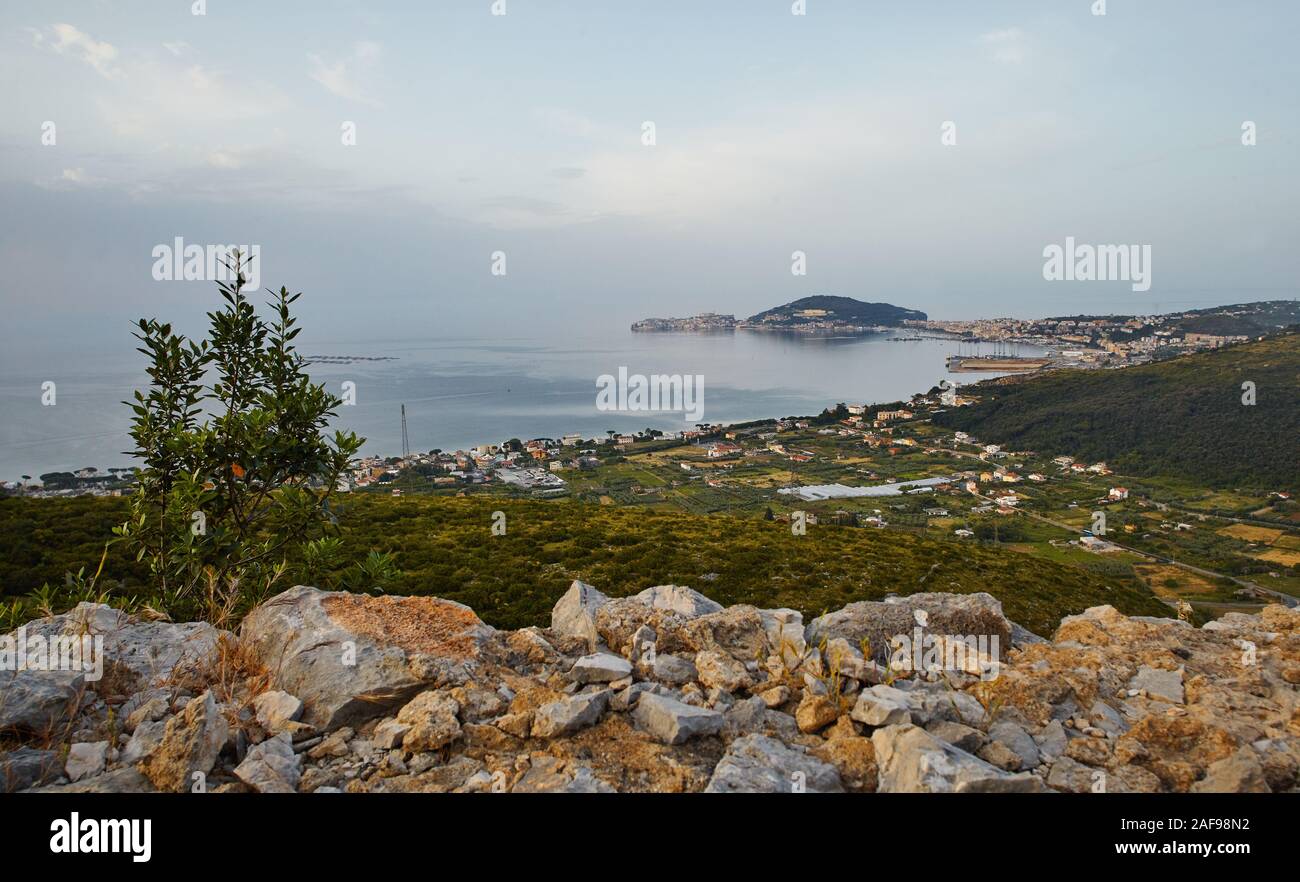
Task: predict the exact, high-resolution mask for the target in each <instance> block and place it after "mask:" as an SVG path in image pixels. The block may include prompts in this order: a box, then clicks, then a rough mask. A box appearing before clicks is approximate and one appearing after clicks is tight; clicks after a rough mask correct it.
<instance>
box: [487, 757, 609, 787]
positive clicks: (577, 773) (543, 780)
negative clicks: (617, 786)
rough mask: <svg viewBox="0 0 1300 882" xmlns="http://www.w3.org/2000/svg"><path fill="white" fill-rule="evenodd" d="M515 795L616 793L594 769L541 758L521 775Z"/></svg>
mask: <svg viewBox="0 0 1300 882" xmlns="http://www.w3.org/2000/svg"><path fill="white" fill-rule="evenodd" d="M510 790H511V792H512V793H613V792H614V788H613V787H611V786H610V785H609V784H607V783H606V782H604V781H602V780H600V779H599V778H597V777H596V776H595V774H594V773H593V772H592V771H591V767H590V766H587V765H584V764H582V763H577V762H573V761H571V760H563V759H560V758H559V757H553V756H540V757H537V758H535V759H534V760H533V762H532V764H531V765H530V766H529V768H528V771H526V772H524V774H523V775H521V776H520V778H519V780H518V781H516V782H515V785H514V787H512V788H511V789H510Z"/></svg>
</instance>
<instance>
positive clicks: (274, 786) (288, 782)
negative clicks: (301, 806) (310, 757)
mask: <svg viewBox="0 0 1300 882" xmlns="http://www.w3.org/2000/svg"><path fill="white" fill-rule="evenodd" d="M235 775H236V776H237V777H238V778H239V780H241V781H243V782H244V783H245V784H247V785H248V786H249V787H252V788H253V789H254V790H256V791H257V792H258V793H296V792H297V790H298V781H299V780H301V778H302V757H301V756H299V755H298V754H296V753H294V752H293V739H292V736H290V735H289V733H288V732H281V733H280V734H279V735H276V736H275V737H274V738H268V739H266V740H265V741H263V742H262V743H261V744H256V745H254V746H253V747H252V748H251V749H250V750H249V751H248V756H246V757H244V761H243V762H242V763H240V764H239V765H238V766H236V767H235Z"/></svg>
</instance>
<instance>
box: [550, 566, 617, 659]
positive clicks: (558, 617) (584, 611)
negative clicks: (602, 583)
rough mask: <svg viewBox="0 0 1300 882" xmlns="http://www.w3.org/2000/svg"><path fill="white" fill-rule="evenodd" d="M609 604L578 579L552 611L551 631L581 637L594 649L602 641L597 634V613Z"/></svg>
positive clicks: (599, 594) (597, 592)
mask: <svg viewBox="0 0 1300 882" xmlns="http://www.w3.org/2000/svg"><path fill="white" fill-rule="evenodd" d="M608 602H609V598H608V597H606V596H605V595H604V594H601V593H600V592H599V591H597V590H596V589H595V588H593V587H592V586H590V585H588V584H587V583H586V582H580V581H578V580H577V579H575V580H574V581H573V584H571V585H570V586H569V590H568V591H566V592H564V596H563V597H561V598H560V599H559V600H558V601H556V603H555V606H554V607H552V609H551V630H552V631H554V632H555V633H557V634H563V635H564V636H566V637H581V638H582V639H584V640H586V641H587V646H588V648H590V649H594V648H595V646H596V644H597V643H598V642H599V641H600V635H599V634H597V632H596V611H597V610H598V609H600V608H601V607H602V606H604V605H605V604H606V603H608Z"/></svg>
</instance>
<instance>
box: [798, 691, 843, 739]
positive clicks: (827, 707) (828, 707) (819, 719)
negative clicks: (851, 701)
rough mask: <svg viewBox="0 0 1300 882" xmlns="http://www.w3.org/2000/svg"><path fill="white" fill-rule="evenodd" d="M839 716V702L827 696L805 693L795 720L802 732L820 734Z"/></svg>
mask: <svg viewBox="0 0 1300 882" xmlns="http://www.w3.org/2000/svg"><path fill="white" fill-rule="evenodd" d="M839 715H840V705H839V702H838V701H837V700H835V699H833V698H830V697H828V696H825V695H813V694H811V693H804V697H803V700H802V701H800V702H799V709H798V710H796V711H795V714H794V719H795V722H796V723H797V724H798V726H799V731H800V732H819V731H821V730H822V729H824V728H826V727H827V726H829V725H830V724H831V723H833V722H835V720H836V719H837V718H838V717H839Z"/></svg>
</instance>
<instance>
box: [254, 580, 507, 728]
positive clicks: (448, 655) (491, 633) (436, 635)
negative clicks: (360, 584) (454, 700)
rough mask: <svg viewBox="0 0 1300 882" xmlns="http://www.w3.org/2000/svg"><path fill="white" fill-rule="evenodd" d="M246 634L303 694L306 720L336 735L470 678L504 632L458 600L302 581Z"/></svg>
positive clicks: (285, 685)
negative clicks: (385, 593) (414, 698)
mask: <svg viewBox="0 0 1300 882" xmlns="http://www.w3.org/2000/svg"><path fill="white" fill-rule="evenodd" d="M242 634H243V637H244V641H245V643H246V644H247V645H248V646H250V647H252V648H253V651H254V653H255V654H256V656H257V657H258V658H259V659H260V660H261V661H262V663H263V664H265V665H266V666H267V668H268V669H269V670H270V671H271V672H272V676H273V679H274V685H275V686H276V687H277V688H279V689H282V690H284V691H285V692H288V693H289V694H291V695H295V696H297V697H298V698H299V699H301V701H302V703H303V713H302V720H303V721H304V722H306V723H308V724H310V725H312V726H315V727H316V728H318V729H322V730H327V731H328V730H331V729H336V728H338V727H340V726H345V725H355V724H358V723H361V722H364V721H365V720H369V719H371V718H373V717H377V716H384V715H385V714H387V713H389V712H390V711H392V710H393V709H394V708H397V707H400V706H401V705H403V704H405V703H406V702H407V701H408V700H409V699H410V698H411V697H412V696H413V695H415V694H416V693H417V692H421V691H423V690H426V689H430V688H438V687H442V686H447V685H459V684H461V683H464V682H466V681H467V680H469V679H470V678H471V677H472V676H473V674H474V673H475V672H476V671H477V670H478V668H479V665H480V662H481V661H482V658H483V655H484V653H485V652H487V651H488V650H489V647H490V646H491V645H492V644H493V642H494V638H495V635H496V631H495V630H494V629H492V628H490V627H488V626H487V625H485V624H483V622H482V621H480V620H479V618H478V616H477V615H475V614H474V611H473V610H471V609H470V608H469V607H467V606H465V605H463V604H460V603H453V602H452V601H450V600H442V599H440V598H437V597H396V596H384V597H371V596H368V595H357V594H348V593H347V592H331V591H320V590H318V589H316V588H310V587H307V586H303V585H299V586H298V587H296V588H291V589H289V590H288V591H286V592H284V593H283V594H280V595H278V596H276V597H273V598H271V599H270V600H268V601H267V602H266V603H264V604H262V605H261V606H259V607H258V608H257V609H255V610H253V611H252V612H251V613H249V615H248V617H247V618H245V619H244V624H243V631H242Z"/></svg>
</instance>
